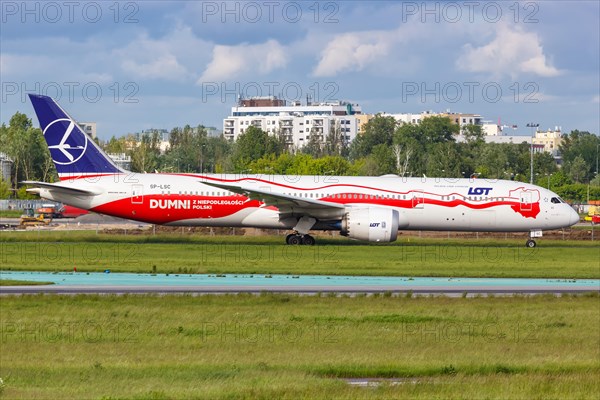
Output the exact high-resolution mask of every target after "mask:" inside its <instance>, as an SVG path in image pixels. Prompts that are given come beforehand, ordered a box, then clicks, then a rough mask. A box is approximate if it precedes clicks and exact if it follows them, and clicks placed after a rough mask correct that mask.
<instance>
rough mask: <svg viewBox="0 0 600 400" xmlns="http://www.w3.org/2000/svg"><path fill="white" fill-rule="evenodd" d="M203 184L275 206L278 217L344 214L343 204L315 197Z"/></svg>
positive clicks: (333, 217)
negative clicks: (309, 197)
mask: <svg viewBox="0 0 600 400" xmlns="http://www.w3.org/2000/svg"><path fill="white" fill-rule="evenodd" d="M202 183H203V184H205V185H209V186H214V187H217V188H220V189H225V190H228V191H230V192H233V193H237V194H241V195H244V196H246V197H248V198H249V199H252V200H258V201H261V202H263V203H264V204H265V206H267V207H268V206H273V207H277V209H278V210H279V215H280V218H285V217H289V216H292V215H293V216H308V217H314V218H317V219H337V218H341V217H342V216H343V215H344V212H345V209H346V207H345V206H344V205H343V204H336V203H331V202H328V201H322V200H317V199H308V198H303V197H299V196H290V195H286V194H282V193H272V192H270V191H266V190H260V189H256V188H248V187H244V186H238V185H229V184H225V183H214V182H206V181H202Z"/></svg>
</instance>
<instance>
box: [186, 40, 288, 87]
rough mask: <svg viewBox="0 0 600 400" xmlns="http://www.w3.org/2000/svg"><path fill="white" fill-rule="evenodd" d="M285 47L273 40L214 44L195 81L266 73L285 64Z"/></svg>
mask: <svg viewBox="0 0 600 400" xmlns="http://www.w3.org/2000/svg"><path fill="white" fill-rule="evenodd" d="M287 61H288V60H287V52H286V49H285V48H284V47H283V46H282V45H280V44H279V43H278V42H277V41H275V40H268V41H266V42H265V43H261V44H240V45H237V46H223V45H216V46H215V47H214V48H213V52H212V60H211V61H210V63H209V64H208V65H207V67H206V69H205V70H204V72H203V73H202V76H201V77H200V79H198V81H197V83H198V84H201V83H202V82H209V81H219V80H226V79H233V78H236V77H239V76H240V75H243V74H245V73H256V72H258V73H260V74H263V75H264V74H268V73H270V72H271V71H273V70H275V69H278V68H283V67H285V66H286V64H287Z"/></svg>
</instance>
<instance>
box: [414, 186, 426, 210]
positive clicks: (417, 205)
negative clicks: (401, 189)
mask: <svg viewBox="0 0 600 400" xmlns="http://www.w3.org/2000/svg"><path fill="white" fill-rule="evenodd" d="M412 196H413V197H412V208H413V209H416V210H422V209H423V204H425V194H424V193H423V191H422V190H415V191H413V192H412Z"/></svg>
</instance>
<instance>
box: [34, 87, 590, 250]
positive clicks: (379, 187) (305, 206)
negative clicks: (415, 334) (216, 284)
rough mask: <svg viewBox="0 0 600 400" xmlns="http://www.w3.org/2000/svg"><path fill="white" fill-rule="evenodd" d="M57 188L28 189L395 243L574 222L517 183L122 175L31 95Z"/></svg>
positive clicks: (211, 222) (208, 222)
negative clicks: (406, 236)
mask: <svg viewBox="0 0 600 400" xmlns="http://www.w3.org/2000/svg"><path fill="white" fill-rule="evenodd" d="M29 97H30V99H31V102H32V104H33V107H34V109H35V112H36V114H37V118H38V120H39V124H40V128H41V129H42V132H43V134H44V138H45V139H46V142H47V144H48V148H49V149H50V155H51V156H52V160H53V161H54V164H55V165H56V170H57V172H58V176H59V177H60V182H57V183H45V182H32V181H27V182H25V183H27V184H29V185H31V186H34V188H31V189H28V190H29V191H33V192H36V193H38V194H39V195H40V196H41V197H42V198H45V199H49V200H54V201H58V202H61V203H65V204H68V205H71V206H74V207H79V208H83V209H86V210H90V211H94V212H97V213H101V214H106V215H112V216H116V217H121V218H127V219H131V220H136V221H142V222H147V223H151V224H161V225H169V226H208V227H253V228H263V229H287V230H290V231H291V232H290V234H289V235H287V237H286V243H288V244H303V245H313V244H314V243H315V239H314V237H313V236H311V235H310V234H309V232H310V231H311V230H314V231H338V232H340V233H341V234H342V235H344V236H347V237H349V238H352V239H357V240H363V241H369V242H393V241H395V240H396V238H397V236H398V231H399V230H435V231H474V232H530V238H529V240H528V241H527V246H528V247H535V245H536V242H535V241H534V240H533V238H534V237H539V236H541V233H542V230H548V229H559V228H564V227H568V226H571V225H573V224H575V223H577V222H578V221H579V216H578V215H577V213H576V212H575V211H574V210H573V209H572V208H571V207H570V206H569V205H568V204H567V203H565V202H564V201H563V200H562V199H561V198H560V197H559V196H558V195H556V193H553V192H551V191H549V190H546V189H544V188H542V187H539V186H535V185H530V184H527V183H523V182H515V181H505V180H494V181H490V180H484V179H449V178H403V177H398V176H396V175H390V176H387V175H386V176H380V177H370V176H287V175H240V174H237V175H236V174H203V173H202V174H187V173H133V172H129V171H126V170H123V169H121V168H119V167H118V166H117V165H116V164H115V163H114V162H113V161H112V160H111V159H110V157H108V156H107V155H106V154H105V153H104V152H103V151H102V149H101V148H100V147H99V146H98V145H97V144H96V143H95V142H94V141H93V140H92V139H91V138H90V137H88V135H86V134H85V133H84V132H83V131H82V130H81V129H80V128H79V125H78V124H77V122H76V121H75V120H74V119H73V118H71V117H70V116H69V115H68V114H67V113H66V112H65V111H64V110H63V109H62V108H61V107H60V106H59V105H58V104H57V103H56V102H55V101H54V100H53V99H52V98H50V97H47V96H41V95H33V94H30V95H29Z"/></svg>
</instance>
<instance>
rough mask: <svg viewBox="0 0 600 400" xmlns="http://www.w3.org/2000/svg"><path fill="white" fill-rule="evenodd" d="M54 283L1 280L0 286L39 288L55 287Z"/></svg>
mask: <svg viewBox="0 0 600 400" xmlns="http://www.w3.org/2000/svg"><path fill="white" fill-rule="evenodd" d="M53 284H54V282H34V281H20V280H15V279H0V286H21V285H27V286H39V285H53Z"/></svg>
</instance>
